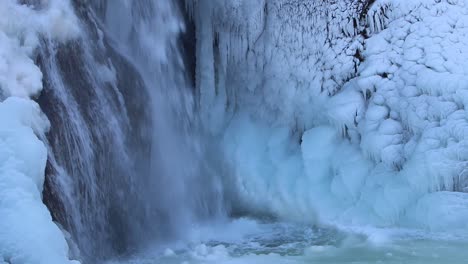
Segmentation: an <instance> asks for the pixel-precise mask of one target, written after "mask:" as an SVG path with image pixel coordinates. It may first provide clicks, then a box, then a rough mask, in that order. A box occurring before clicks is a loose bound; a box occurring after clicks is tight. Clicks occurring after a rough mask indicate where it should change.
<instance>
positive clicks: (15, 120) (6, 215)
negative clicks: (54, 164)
mask: <svg viewBox="0 0 468 264" xmlns="http://www.w3.org/2000/svg"><path fill="white" fill-rule="evenodd" d="M20 2H22V3H25V2H26V3H27V2H31V1H20ZM32 2H37V1H32ZM40 3H42V4H41V6H32V5H31V6H28V5H26V4H19V3H18V1H16V0H4V1H1V3H0V99H1V102H0V216H1V217H0V263H8V264H23V263H24V264H26V263H39V264H40V263H43V264H63V263H78V262H77V261H71V260H69V257H68V254H69V252H68V251H69V250H68V245H67V242H66V240H65V238H64V234H63V233H62V232H61V230H60V229H59V227H58V226H57V225H56V224H55V223H54V222H53V221H52V217H51V215H50V212H49V211H48V209H47V207H46V206H45V205H44V204H43V203H42V200H41V199H42V197H41V195H42V188H43V184H44V177H45V175H44V174H45V165H46V161H47V149H46V147H45V145H44V143H43V142H41V141H40V140H39V138H40V137H41V138H44V134H45V133H46V132H47V131H48V129H49V126H50V125H49V121H48V119H47V117H46V116H45V115H44V114H43V113H42V111H41V109H40V108H39V105H38V104H37V103H36V102H34V101H33V100H31V99H30V98H31V97H34V96H37V95H38V94H39V93H40V91H41V89H42V73H41V71H40V70H39V68H38V67H37V66H36V65H35V64H34V61H33V60H32V57H33V56H34V52H35V50H36V49H37V48H38V46H39V37H40V36H42V37H45V38H51V39H55V40H58V41H66V40H68V39H70V38H73V37H76V36H78V34H79V27H78V23H77V22H78V21H77V19H76V17H75V15H74V13H73V11H72V8H71V6H70V3H69V1H64V0H51V1H42V2H40Z"/></svg>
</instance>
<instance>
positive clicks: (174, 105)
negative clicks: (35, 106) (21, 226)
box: [37, 0, 221, 261]
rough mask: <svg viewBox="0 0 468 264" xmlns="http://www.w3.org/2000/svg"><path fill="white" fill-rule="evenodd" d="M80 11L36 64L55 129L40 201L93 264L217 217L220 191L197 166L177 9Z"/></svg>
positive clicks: (124, 5)
mask: <svg viewBox="0 0 468 264" xmlns="http://www.w3.org/2000/svg"><path fill="white" fill-rule="evenodd" d="M85 2H86V1H85ZM85 2H83V1H75V2H74V6H75V9H76V10H77V13H78V15H79V16H80V18H81V21H82V25H81V26H82V27H83V29H84V30H83V32H84V33H83V35H82V36H81V38H80V39H78V40H76V41H74V42H69V43H67V44H57V43H54V42H50V41H48V40H43V42H42V45H41V48H40V51H39V54H38V58H37V63H38V64H39V65H40V66H41V70H42V72H43V74H44V90H43V92H42V94H41V96H40V98H39V103H40V105H41V107H42V109H44V112H45V113H46V114H47V116H48V117H49V119H50V120H51V123H52V129H51V133H49V135H48V137H47V139H46V141H47V142H48V145H49V160H48V166H47V179H46V185H45V190H44V200H45V202H46V204H47V205H48V207H49V208H50V209H51V212H53V216H54V219H55V220H56V221H57V222H59V223H60V224H62V225H63V227H64V228H65V229H66V230H68V231H69V232H70V233H71V235H72V237H73V240H74V241H76V243H77V244H78V247H79V248H80V250H81V253H80V255H81V256H82V258H86V259H87V261H92V259H94V258H105V257H108V256H111V255H113V254H115V253H119V254H122V253H125V252H128V251H131V250H132V249H135V248H137V247H139V246H141V245H142V244H144V243H146V242H147V241H150V240H154V239H160V240H164V239H167V238H171V237H174V236H179V235H181V234H182V233H183V230H184V227H187V228H188V226H189V225H191V224H193V223H196V222H198V221H200V220H202V219H205V218H206V217H207V216H212V215H213V214H218V213H219V212H220V211H221V210H220V208H221V206H220V204H221V202H220V201H221V199H218V198H220V195H221V190H220V187H219V186H220V185H219V183H218V182H217V181H216V180H215V177H214V173H213V172H212V170H211V169H210V168H209V167H208V166H206V164H205V163H203V162H202V160H203V156H204V152H205V151H204V149H203V147H202V145H201V144H200V140H201V138H202V133H201V131H200V129H199V127H198V125H197V117H196V114H195V108H194V104H193V98H192V97H193V96H192V91H193V90H192V89H191V87H190V86H191V85H190V81H189V79H188V76H187V71H186V65H187V60H186V59H185V58H184V57H183V56H182V53H181V52H180V50H181V43H182V42H181V37H182V35H181V34H183V32H184V30H185V28H184V27H185V26H184V19H183V17H182V15H181V14H180V12H179V11H178V5H177V4H175V3H172V2H170V1H159V0H139V1H132V2H129V1H123V0H119V1H96V2H94V3H93V4H94V5H93V8H94V9H91V8H90V7H89V5H87V4H86V3H85ZM176 227H177V228H176ZM77 254H78V253H77Z"/></svg>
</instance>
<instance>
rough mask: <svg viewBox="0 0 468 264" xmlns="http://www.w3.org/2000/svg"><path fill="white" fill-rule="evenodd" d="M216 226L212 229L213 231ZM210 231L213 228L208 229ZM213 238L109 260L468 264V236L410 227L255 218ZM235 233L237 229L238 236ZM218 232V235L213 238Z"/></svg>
mask: <svg viewBox="0 0 468 264" xmlns="http://www.w3.org/2000/svg"><path fill="white" fill-rule="evenodd" d="M210 229H211V230H210ZM208 230H210V231H208ZM204 231H208V232H207V233H209V235H208V236H205V237H203V238H202V239H200V238H201V237H198V239H195V240H192V241H191V242H187V243H185V244H179V245H177V246H175V245H173V247H170V248H169V247H168V248H164V247H162V248H152V249H148V250H147V251H146V252H144V253H141V254H139V255H137V256H133V257H131V258H127V259H122V260H118V261H114V262H109V263H108V264H152V263H168V264H172V263H244V264H246V263H335V264H338V263H360V264H367V263H387V264H391V263H409V264H412V263H433V264H442V263H454V264H457V263H460V264H461V263H466V261H467V260H468V253H466V251H465V250H464V248H465V247H466V246H468V242H466V240H465V239H460V238H457V237H453V236H452V237H447V236H445V235H444V234H436V233H432V234H431V233H425V232H418V231H414V230H404V229H376V228H354V229H353V228H346V230H344V229H342V230H338V229H334V228H330V229H323V228H314V227H309V226H305V225H294V224H284V223H265V222H263V223H262V222H255V221H253V220H248V219H239V220H234V221H232V222H231V223H225V225H224V228H223V229H220V228H219V227H212V228H204ZM231 231H235V232H237V234H236V235H235V236H234V237H232V236H226V235H225V234H231V233H232V232H231ZM213 234H218V235H217V236H213Z"/></svg>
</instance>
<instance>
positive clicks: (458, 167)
mask: <svg viewBox="0 0 468 264" xmlns="http://www.w3.org/2000/svg"><path fill="white" fill-rule="evenodd" d="M197 5H198V7H199V8H198V9H197ZM191 8H193V10H194V11H193V13H194V17H195V21H196V23H197V27H198V30H199V31H204V30H205V31H206V32H205V34H207V35H210V34H211V36H215V38H208V39H201V40H198V41H199V42H200V43H199V45H203V47H205V48H206V49H207V50H204V51H203V52H204V53H200V51H199V53H198V55H197V56H198V61H197V63H198V65H200V66H201V67H200V69H201V70H202V72H199V73H198V74H197V77H198V78H200V79H199V80H200V82H199V83H198V86H199V88H200V89H202V90H204V91H203V92H202V93H201V94H200V95H199V97H200V98H199V100H200V101H201V102H203V104H205V103H206V102H211V103H207V105H208V106H212V105H217V106H216V107H206V106H205V107H206V109H205V108H202V115H203V116H204V117H207V116H208V117H209V118H208V121H207V123H208V124H209V125H211V127H212V129H210V132H211V133H212V134H213V135H214V136H218V135H221V136H222V138H223V140H222V144H221V149H222V152H223V155H224V156H225V157H226V160H227V161H228V169H227V171H230V170H233V172H232V175H230V177H232V179H233V180H232V182H233V183H234V184H233V186H230V188H232V189H233V190H234V192H235V193H237V196H236V197H235V198H234V203H236V202H240V203H241V204H242V206H243V207H244V208H247V209H248V210H251V211H254V212H263V213H270V214H273V215H275V216H279V217H281V218H285V219H295V220H297V221H311V222H316V221H318V222H323V223H326V224H348V225H376V226H399V225H403V226H412V227H418V228H433V229H444V228H445V230H447V232H449V230H452V231H453V232H455V231H454V230H460V229H463V228H464V227H466V225H465V224H464V222H466V220H468V215H467V214H466V210H465V209H464V207H462V206H458V205H460V204H463V201H465V199H466V197H468V194H465V193H455V192H463V191H467V188H468V174H467V173H466V169H465V168H466V165H467V164H468V152H467V151H466V149H467V147H468V140H467V139H468V138H467V137H468V129H467V128H468V126H467V125H468V123H467V122H468V119H467V116H468V115H467V112H466V110H465V108H466V103H467V100H466V98H467V97H466V96H467V95H468V94H467V93H466V89H467V88H468V86H467V85H466V83H467V81H468V80H467V77H466V76H467V69H468V67H467V66H468V65H466V64H467V61H468V57H467V56H468V53H466V52H465V51H466V50H467V49H468V47H467V45H468V44H467V43H468V6H467V4H466V2H465V1H461V0H460V1H458V0H440V1H432V0H427V1H423V0H413V1H404V0H378V1H376V2H375V3H374V4H373V5H372V6H371V7H370V9H369V10H368V12H367V16H364V17H359V16H358V15H356V14H358V13H359V12H358V11H359V10H360V9H359V8H360V6H359V1H333V2H330V3H328V2H320V1H309V2H307V3H304V2H303V1H292V0H290V1H285V0H274V1H258V3H257V2H256V3H252V1H247V0H245V1H242V0H239V1H222V0H219V1H214V2H211V1H203V0H199V1H197V3H196V4H195V5H194V6H192V7H191ZM311 14H313V15H311ZM246 17H247V18H248V19H245V18H246ZM207 25H208V26H207ZM210 25H211V26H210ZM352 25H355V27H354V26H352ZM213 39H216V41H214V40H213ZM213 42H214V45H213ZM206 54H211V55H210V56H205V55H206ZM217 57H219V58H221V59H217ZM213 61H214V62H213ZM219 61H221V62H222V63H217V62H219ZM212 65H216V66H217V67H215V69H213V66H212ZM220 72H221V73H222V74H220ZM218 91H222V92H221V93H217V92H218ZM213 102H217V103H213ZM219 104H224V105H223V106H224V109H225V111H224V112H223V113H218V112H219V109H223V107H220V106H219ZM451 193H453V195H452V194H451ZM430 204H432V206H429V205H430ZM449 205H453V206H449ZM445 207H449V208H452V209H453V210H452V209H450V210H449V211H445V210H444V209H443V208H445ZM455 208H459V210H458V209H457V210H455ZM410 211H414V213H413V214H411V216H409V215H407V213H408V212H410ZM448 212H450V214H451V215H450V216H447V217H442V215H443V214H444V213H448Z"/></svg>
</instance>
